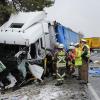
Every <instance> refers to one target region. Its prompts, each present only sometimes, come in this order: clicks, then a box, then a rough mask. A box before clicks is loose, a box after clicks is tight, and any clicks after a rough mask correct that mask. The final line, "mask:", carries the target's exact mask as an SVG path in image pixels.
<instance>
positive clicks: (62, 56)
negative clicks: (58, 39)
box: [57, 51, 66, 67]
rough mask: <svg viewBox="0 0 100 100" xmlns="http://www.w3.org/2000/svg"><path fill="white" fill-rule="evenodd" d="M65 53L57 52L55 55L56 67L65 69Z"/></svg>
mask: <svg viewBox="0 0 100 100" xmlns="http://www.w3.org/2000/svg"><path fill="white" fill-rule="evenodd" d="M65 57H66V56H65V51H58V53H57V59H58V60H57V67H65V66H66V60H65Z"/></svg>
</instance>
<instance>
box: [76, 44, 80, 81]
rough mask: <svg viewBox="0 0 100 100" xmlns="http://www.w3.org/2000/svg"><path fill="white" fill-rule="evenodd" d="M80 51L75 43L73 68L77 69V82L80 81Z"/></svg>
mask: <svg viewBox="0 0 100 100" xmlns="http://www.w3.org/2000/svg"><path fill="white" fill-rule="evenodd" d="M81 54H82V50H81V48H80V44H79V43H76V44H75V67H76V68H78V80H80V79H81V74H80V67H82V57H81Z"/></svg>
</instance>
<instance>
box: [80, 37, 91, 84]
mask: <svg viewBox="0 0 100 100" xmlns="http://www.w3.org/2000/svg"><path fill="white" fill-rule="evenodd" d="M80 43H81V45H82V55H81V57H82V67H81V79H82V80H83V81H84V83H86V84H87V83H88V65H89V58H90V47H89V46H88V45H87V41H86V40H85V39H81V41H80Z"/></svg>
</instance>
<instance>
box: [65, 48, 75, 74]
mask: <svg viewBox="0 0 100 100" xmlns="http://www.w3.org/2000/svg"><path fill="white" fill-rule="evenodd" d="M66 62H67V66H66V67H67V74H68V75H70V76H71V75H72V74H73V73H74V72H75V47H74V46H69V50H68V54H67V61H66Z"/></svg>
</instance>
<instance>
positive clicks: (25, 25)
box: [0, 11, 50, 67]
mask: <svg viewBox="0 0 100 100" xmlns="http://www.w3.org/2000/svg"><path fill="white" fill-rule="evenodd" d="M45 17H46V13H45V12H43V11H40V12H19V13H16V14H12V15H11V17H10V19H9V20H8V21H7V22H6V23H5V24H4V25H2V26H1V27H0V59H1V60H2V57H3V59H5V60H7V59H6V58H7V57H8V58H12V60H14V59H16V56H15V55H16V54H17V53H18V52H19V51H23V50H24V49H25V50H24V51H25V52H27V58H26V59H43V58H44V57H45V48H46V46H47V47H48V46H49V47H50V43H49V42H50V41H49V39H48V41H46V42H45V39H46V38H48V37H49V36H48V34H46V33H48V23H47V22H45ZM26 48H27V50H26ZM3 63H5V61H3ZM12 67H13V66H12Z"/></svg>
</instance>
